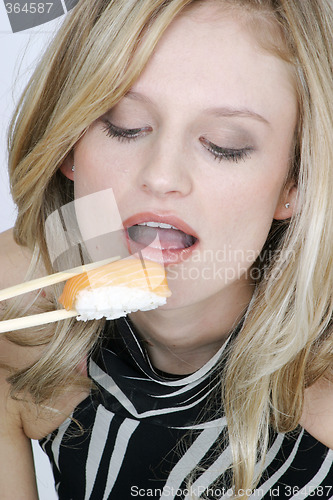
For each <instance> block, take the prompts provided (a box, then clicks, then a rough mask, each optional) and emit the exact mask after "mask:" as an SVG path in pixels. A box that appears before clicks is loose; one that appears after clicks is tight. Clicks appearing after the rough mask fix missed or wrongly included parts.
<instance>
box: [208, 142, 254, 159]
mask: <svg viewBox="0 0 333 500" xmlns="http://www.w3.org/2000/svg"><path fill="white" fill-rule="evenodd" d="M199 140H200V142H201V144H202V145H203V146H204V147H205V148H206V149H207V150H208V151H209V152H210V153H211V154H212V155H213V157H214V159H215V160H218V161H222V160H227V161H233V162H235V163H238V162H239V161H240V160H245V159H246V158H248V157H250V153H251V152H253V150H254V149H253V147H251V146H245V147H244V148H223V147H221V146H217V145H216V144H214V143H213V142H210V141H208V139H205V138H204V137H200V139H199Z"/></svg>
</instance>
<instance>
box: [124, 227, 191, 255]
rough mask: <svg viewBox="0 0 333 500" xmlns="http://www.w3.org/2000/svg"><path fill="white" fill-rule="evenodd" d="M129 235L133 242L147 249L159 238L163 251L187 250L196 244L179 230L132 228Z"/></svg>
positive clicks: (129, 229) (189, 236)
mask: <svg viewBox="0 0 333 500" xmlns="http://www.w3.org/2000/svg"><path fill="white" fill-rule="evenodd" d="M128 235H129V237H130V238H131V239H132V240H134V241H136V242H137V243H140V244H141V245H144V246H146V247H147V246H149V245H150V244H151V243H152V241H154V240H155V238H156V236H158V237H159V241H160V245H161V248H162V250H172V249H173V250H175V249H182V248H187V247H190V246H191V245H193V243H194V240H193V236H191V235H189V234H186V233H183V231H179V230H177V229H162V228H158V227H149V226H131V227H129V228H128Z"/></svg>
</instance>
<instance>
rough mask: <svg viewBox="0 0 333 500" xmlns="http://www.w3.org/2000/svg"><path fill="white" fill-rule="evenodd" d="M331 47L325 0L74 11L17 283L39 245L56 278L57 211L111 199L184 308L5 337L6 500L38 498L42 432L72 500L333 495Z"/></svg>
mask: <svg viewBox="0 0 333 500" xmlns="http://www.w3.org/2000/svg"><path fill="white" fill-rule="evenodd" d="M332 40H333V6H332V4H331V3H330V2H329V0H293V1H291V0H279V1H277V0H275V1H273V0H272V1H270V0H239V1H238V0H237V1H228V0H212V1H210V0H209V1H207V0H206V1H204V2H202V1H191V0H169V1H167V0H153V1H152V0H140V1H138V0H126V1H117V0H114V1H109V2H105V1H99V0H97V1H96V2H88V1H84V0H83V1H81V2H79V4H78V6H77V7H76V8H75V9H74V10H73V12H72V14H71V15H70V16H69V17H68V20H67V21H66V22H65V24H64V26H63V27H62V28H61V30H60V32H59V35H58V36H57V37H56V39H55V41H54V42H53V44H52V45H51V47H50V48H49V49H48V51H47V52H46V54H45V56H44V59H43V60H42V61H41V63H40V65H39V67H38V69H37V70H36V72H35V75H34V77H33V78H32V80H31V82H30V84H29V86H28V88H27V90H26V92H25V95H24V96H23V98H22V102H21V103H20V105H19V108H18V113H17V114H16V117H15V119H14V121H13V126H12V130H11V140H10V175H11V183H12V192H13V197H14V200H15V202H16V203H17V206H18V219H17V223H16V226H15V229H14V236H15V241H16V243H13V241H12V240H11V235H10V234H5V235H4V236H3V241H4V244H3V246H2V247H1V248H2V250H1V251H2V252H3V256H2V260H1V265H2V269H3V272H2V276H3V278H2V286H3V287H5V286H8V285H9V284H13V281H15V280H16V281H20V280H21V279H22V277H21V274H24V272H25V269H26V267H27V265H26V264H25V263H27V262H28V261H29V260H30V257H29V255H28V251H30V252H31V255H32V257H31V259H32V263H33V269H34V272H35V273H38V272H45V271H43V270H42V269H43V268H45V269H46V271H47V272H52V271H53V269H52V259H51V257H50V255H51V252H52V248H48V246H47V244H46V237H45V233H46V229H45V226H46V222H45V221H46V219H47V217H48V215H49V214H52V213H54V212H55V211H56V210H58V209H59V208H61V207H62V206H64V205H66V204H67V203H68V202H70V201H71V200H72V199H73V198H76V199H82V200H84V199H86V198H89V196H92V195H94V193H103V192H105V190H109V189H112V193H113V194H114V197H115V200H116V204H117V209H118V210H119V214H120V217H121V220H122V222H123V226H124V229H123V232H124V237H125V238H126V239H127V240H128V241H129V242H130V248H131V251H132V252H134V251H135V250H136V249H137V248H138V246H140V245H141V246H142V245H145V244H146V243H147V242H148V241H151V240H152V236H154V235H156V234H157V235H158V236H159V240H160V248H159V249H157V248H154V247H151V248H150V250H149V252H150V254H149V258H151V259H152V260H159V259H160V255H161V254H162V261H163V263H164V265H165V267H166V272H167V276H168V282H169V287H170V289H171V291H172V296H171V297H170V298H169V299H168V301H167V304H166V305H165V306H162V307H160V308H158V309H156V310H153V311H145V312H143V311H139V312H136V313H132V314H130V315H129V317H127V318H123V319H119V320H116V321H115V322H105V321H90V322H88V323H84V322H79V321H76V320H75V319H73V320H66V321H62V322H59V323H57V324H50V325H47V326H45V327H42V328H36V329H30V330H29V329H27V330H26V331H24V332H13V333H10V334H6V337H5V338H3V339H2V341H1V349H2V362H3V365H4V366H3V382H2V385H1V395H2V399H3V402H2V405H1V410H0V411H1V422H2V426H1V430H0V438H1V446H0V457H1V466H0V478H1V480H0V489H1V495H2V496H1V498H4V499H13V498H15V499H19V498H22V499H23V498H24V500H33V499H36V498H37V493H36V487H35V481H34V474H33V465H32V459H31V452H30V445H29V438H36V439H40V440H41V444H42V446H43V448H44V449H45V451H46V452H47V454H48V455H49V457H50V460H51V462H52V465H53V470H54V474H55V481H56V485H57V491H58V494H59V498H60V499H62V500H68V499H75V500H82V499H86V500H88V499H93V500H99V499H117V500H118V499H122V500H125V499H126V500H127V499H131V498H133V497H143V498H149V497H152V498H158V499H163V500H165V499H174V498H183V499H184V498H210V499H217V498H231V497H234V498H248V497H250V498H262V497H264V498H272V497H274V496H276V497H278V498H307V497H315V498H331V496H332V495H333V491H332V485H333V452H332V448H333V434H332V431H331V429H332V428H333V426H332V424H333V394H332V389H331V386H330V384H331V376H332V373H331V370H332V347H331V345H332V344H331V342H332V340H331V333H332V327H331V326H332V306H333V300H332V291H333V287H332V283H333V266H332V241H333V239H332V236H333V233H332V228H333V224H332V220H333V219H332V215H333V200H332V187H333V170H332V166H331V165H332V162H333V146H332V143H331V141H330V140H329V139H330V136H331V133H332V129H333V113H332V102H333V79H332V72H333V71H332V70H333V48H332V47H333V45H332ZM78 222H79V223H80V221H78ZM21 247H24V248H26V249H28V250H25V253H24V254H23V253H22V251H21ZM94 251H95V250H94ZM94 251H93V252H92V253H93V255H92V258H95V257H96V258H97V254H98V252H97V254H96V256H95V255H94ZM15 261H18V262H19V263H20V267H19V268H18V270H17V271H16V278H14V277H12V268H13V266H14V263H15ZM30 271H31V270H30ZM30 274H31V273H30ZM58 295H59V289H58V288H56V287H54V290H53V289H51V290H50V289H45V291H44V292H43V293H42V294H40V295H38V296H37V298H36V297H35V296H33V297H29V298H25V299H24V303H23V305H22V304H21V305H18V304H16V303H13V304H7V307H6V308H4V314H3V319H5V318H8V317H9V316H18V315H21V316H22V315H24V314H27V309H28V308H29V306H31V311H32V310H36V309H38V310H41V309H47V308H48V309H54V308H57V307H58V306H57V301H56V298H57V297H58ZM8 370H11V371H10V373H8Z"/></svg>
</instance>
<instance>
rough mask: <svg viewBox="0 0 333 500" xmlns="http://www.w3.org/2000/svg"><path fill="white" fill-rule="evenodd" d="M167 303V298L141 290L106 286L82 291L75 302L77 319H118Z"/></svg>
mask: <svg viewBox="0 0 333 500" xmlns="http://www.w3.org/2000/svg"><path fill="white" fill-rule="evenodd" d="M165 303H166V297H161V296H160V295H157V294H156V293H153V292H148V291H145V290H141V289H139V288H129V287H125V286H106V287H101V288H95V289H89V288H88V289H84V290H81V291H80V292H79V293H78V294H77V296H76V300H75V309H76V311H77V312H78V314H79V315H78V316H77V318H76V319H78V320H83V321H87V320H89V319H101V318H103V317H104V316H105V317H106V319H116V318H120V317H121V316H126V314H128V313H130V312H135V311H139V310H140V311H149V310H150V309H156V308H157V307H159V306H162V305H163V304H165Z"/></svg>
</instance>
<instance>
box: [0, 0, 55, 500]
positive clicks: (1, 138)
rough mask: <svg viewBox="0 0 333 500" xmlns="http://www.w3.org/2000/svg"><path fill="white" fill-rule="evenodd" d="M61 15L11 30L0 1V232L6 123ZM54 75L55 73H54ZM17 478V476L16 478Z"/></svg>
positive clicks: (10, 220) (42, 464)
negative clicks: (24, 29) (18, 30)
mask: <svg viewBox="0 0 333 500" xmlns="http://www.w3.org/2000/svg"><path fill="white" fill-rule="evenodd" d="M63 17H64V16H62V18H58V19H56V20H54V21H51V22H49V23H47V24H44V25H42V26H39V27H37V28H33V29H31V30H26V31H23V32H19V33H12V31H11V27H10V24H9V20H8V17H7V14H6V11H5V6H4V3H3V2H2V1H0V75H1V76H0V123H1V127H0V233H1V232H3V231H5V230H6V229H9V228H10V227H12V226H13V224H14V221H15V213H16V212H15V206H14V204H13V201H12V199H11V197H10V194H9V183H8V176H7V151H6V135H7V129H8V123H9V120H10V117H11V114H12V112H13V109H14V105H15V102H17V99H18V96H19V95H20V92H21V91H22V89H23V88H24V86H25V84H26V83H27V81H28V78H29V76H30V74H31V72H32V70H33V68H34V66H35V64H36V61H38V58H39V55H40V53H41V51H42V50H43V48H44V47H45V46H46V44H47V41H48V40H49V39H50V37H52V35H53V33H54V32H55V30H56V29H57V28H58V27H59V25H60V23H61V21H62V19H63ZM55 76H56V75H55ZM33 447H34V450H35V462H36V472H37V480H38V489H39V498H40V500H55V499H57V495H56V493H55V491H54V487H53V477H52V473H51V469H50V465H49V462H48V458H47V457H46V455H45V454H44V452H42V451H41V450H40V448H39V445H38V443H36V442H34V443H33ZM17 480H18V481H19V480H20V479H19V478H17ZM3 486H4V485H1V486H0V490H2V491H3V490H4V488H3Z"/></svg>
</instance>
